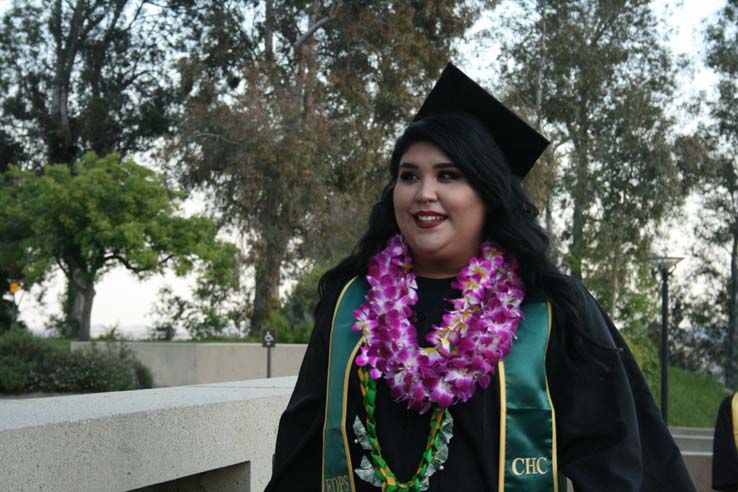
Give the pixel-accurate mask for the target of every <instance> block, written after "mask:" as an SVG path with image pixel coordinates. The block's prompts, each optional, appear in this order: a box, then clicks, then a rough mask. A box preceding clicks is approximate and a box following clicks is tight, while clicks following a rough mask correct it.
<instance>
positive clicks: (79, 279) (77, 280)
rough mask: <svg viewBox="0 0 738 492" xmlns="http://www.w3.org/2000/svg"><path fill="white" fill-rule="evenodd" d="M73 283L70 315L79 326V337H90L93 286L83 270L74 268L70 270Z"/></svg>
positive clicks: (82, 338)
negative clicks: (72, 300)
mask: <svg viewBox="0 0 738 492" xmlns="http://www.w3.org/2000/svg"><path fill="white" fill-rule="evenodd" d="M72 276H73V281H72V282H71V283H72V284H73V285H74V291H73V292H74V302H73V304H72V309H71V313H69V314H70V317H71V319H72V320H73V321H74V322H75V323H76V324H77V326H78V327H79V339H80V340H89V339H90V325H91V317H92V302H93V301H94V299H95V286H94V285H93V284H92V282H90V281H89V280H88V279H87V278H86V275H85V274H84V272H82V271H81V270H79V269H75V270H73V272H72Z"/></svg>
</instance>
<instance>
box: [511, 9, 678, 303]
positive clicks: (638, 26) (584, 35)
mask: <svg viewBox="0 0 738 492" xmlns="http://www.w3.org/2000/svg"><path fill="white" fill-rule="evenodd" d="M519 7H520V8H521V9H522V10H523V14H522V15H521V13H520V12H516V13H515V16H514V18H513V19H509V20H507V22H506V23H507V25H508V26H509V27H510V29H511V30H512V35H510V32H509V31H506V34H505V37H504V39H502V51H501V56H500V60H499V62H500V67H501V69H500V73H501V79H502V80H503V81H505V83H506V84H508V85H509V92H510V96H509V97H510V98H511V99H512V100H514V101H516V102H518V104H519V106H518V107H520V108H521V112H523V113H524V114H525V113H527V114H533V115H537V116H538V118H539V119H540V120H541V121H542V123H541V127H542V129H543V131H544V133H546V134H548V135H550V136H551V137H552V138H553V140H554V142H553V143H554V148H555V149H556V154H557V156H556V158H557V159H559V160H561V161H562V162H563V163H564V164H565V165H563V166H561V168H560V170H559V171H558V179H557V180H556V182H555V183H552V184H553V186H554V189H555V190H556V191H557V192H558V194H559V197H558V199H559V201H560V202H561V204H562V206H563V208H564V209H565V210H570V211H571V218H570V219H569V218H568V217H567V218H566V227H565V232H564V233H563V234H562V235H561V239H563V240H565V241H567V243H568V251H567V252H566V254H565V256H564V258H565V260H566V264H567V265H568V267H569V269H570V271H571V273H572V275H573V276H575V277H578V278H583V277H587V279H588V283H589V284H590V285H592V286H593V287H594V288H595V290H596V291H600V292H601V293H605V292H606V293H607V294H608V295H606V296H605V295H600V296H599V297H600V298H602V299H603V300H604V301H605V304H606V307H608V308H610V309H611V313H612V314H613V315H614V314H615V308H616V306H617V305H619V302H618V297H619V293H620V291H621V289H623V288H628V287H629V286H631V285H632V279H633V277H632V275H633V273H632V272H633V268H632V267H631V266H630V265H632V264H633V260H634V259H635V258H636V257H637V256H638V255H640V254H642V252H643V251H648V249H649V248H650V245H651V242H652V240H653V231H654V229H655V227H654V226H655V225H656V224H658V223H659V222H660V221H661V220H662V219H663V218H664V217H666V216H667V214H668V213H669V212H670V211H671V210H673V209H674V208H675V207H677V206H678V205H679V203H680V200H681V197H682V196H684V190H685V189H686V188H687V187H688V186H689V184H690V183H691V180H690V179H691V174H690V173H691V172H692V170H691V168H689V166H687V164H688V163H687V162H685V161H684V160H683V159H680V158H679V153H678V151H679V150H681V149H682V147H683V145H684V144H682V143H681V142H679V141H677V139H675V138H673V137H672V135H673V130H674V123H673V121H671V120H670V119H669V118H668V117H667V116H666V114H665V111H664V108H666V107H667V106H668V102H669V100H670V98H671V96H672V94H673V90H674V74H675V64H674V60H672V58H671V55H670V52H669V50H668V48H667V47H666V45H665V42H664V39H663V36H661V35H660V34H659V33H660V30H659V23H658V21H657V19H656V17H655V16H654V14H653V12H652V11H651V6H650V2H649V1H646V0H623V1H617V2H612V1H599V0H564V1H561V2H545V1H542V0H539V1H532V0H530V1H526V2H522V3H521V4H520V5H519ZM547 213H548V214H550V213H551V211H550V206H549V207H547ZM626 297H627V295H626Z"/></svg>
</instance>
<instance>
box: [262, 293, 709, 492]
mask: <svg viewBox="0 0 738 492" xmlns="http://www.w3.org/2000/svg"><path fill="white" fill-rule="evenodd" d="M451 280H452V279H425V278H418V295H419V299H418V302H417V304H416V305H415V313H416V323H415V326H416V328H417V330H418V340H419V343H420V344H421V345H423V344H424V342H425V334H426V333H427V332H428V331H429V330H430V329H431V327H432V325H433V324H438V323H440V322H441V316H442V314H443V313H444V311H445V310H448V309H449V308H450V304H449V303H447V302H446V301H445V299H448V298H455V297H459V294H460V293H459V292H458V291H456V290H455V289H453V288H452V287H451ZM341 287H342V286H338V285H337V286H335V288H334V289H331V291H330V292H328V293H326V296H325V298H324V299H323V301H322V302H321V307H320V308H319V311H318V316H317V319H316V323H315V328H314V330H313V333H312V337H311V340H310V343H309V345H308V348H307V351H306V353H305V359H304V360H303V364H302V367H301V369H300V374H299V377H298V380H297V384H296V386H295V390H294V393H293V395H292V398H291V400H290V402H289V405H288V407H287V409H286V410H285V412H284V414H283V415H282V419H281V421H280V426H279V433H278V436H277V448H276V454H275V464H274V474H273V476H272V480H271V482H270V483H269V485H268V486H267V489H266V490H267V491H269V492H287V491H315V492H318V491H320V490H321V487H320V481H321V469H322V430H323V418H324V412H325V401H324V400H325V391H326V372H327V367H328V343H329V340H330V329H331V320H332V316H333V310H334V307H335V303H336V300H337V298H338V295H339V293H340V290H341ZM581 290H582V292H581V295H582V297H583V308H582V310H581V312H580V317H581V322H582V324H583V326H584V329H585V331H586V333H587V335H588V338H590V339H592V340H594V341H596V342H597V345H600V347H598V346H597V345H594V344H593V345H592V346H591V347H587V350H589V351H591V354H592V355H594V356H595V357H596V358H597V359H598V360H600V361H601V362H602V363H603V366H606V367H608V368H609V370H607V371H603V370H601V369H598V368H596V367H593V365H592V364H591V362H586V360H584V359H581V358H570V357H565V354H564V353H563V352H562V350H563V347H562V346H561V343H560V342H559V341H558V340H559V339H560V337H556V336H553V334H552V336H551V337H550V341H549V345H548V351H547V357H546V371H547V375H548V382H549V387H550V391H551V398H552V400H553V404H554V409H555V413H556V427H557V444H558V446H557V449H558V463H559V471H560V472H562V473H563V474H564V475H566V476H567V477H568V478H569V479H570V480H571V481H572V482H573V484H574V488H575V490H576V491H577V492H579V491H613V492H615V491H643V492H657V491H670V492H681V491H694V490H695V488H694V485H693V484H692V481H691V479H690V478H689V475H688V474H687V471H686V468H685V465H684V462H683V460H682V457H681V453H680V452H679V449H678V448H677V447H676V445H675V444H674V440H673V439H672V437H671V435H670V434H669V431H668V430H667V428H666V426H665V425H664V424H663V421H662V420H661V417H660V415H659V412H658V409H657V407H656V405H655V403H654V401H653V398H652V396H651V394H650V392H649V390H648V387H647V386H646V382H645V380H644V379H643V376H642V375H641V373H640V370H639V368H638V366H637V364H636V362H635V360H634V359H633V356H632V355H631V353H630V351H629V350H628V348H627V346H626V345H625V342H624V341H623V339H622V338H621V336H620V334H619V333H618V331H617V330H616V329H615V327H614V326H613V325H612V323H611V322H610V320H609V319H608V318H607V317H606V316H605V314H604V313H603V312H602V310H601V309H600V307H599V305H597V303H596V302H595V301H594V299H593V298H592V297H591V295H590V294H589V293H588V292H587V291H586V290H585V289H584V288H583V287H582V288H581ZM553 330H567V327H566V326H564V324H563V323H560V322H558V323H557V320H556V316H555V313H554V320H553V323H552V331H553ZM499 408H500V400H499V381H498V380H497V379H496V378H493V381H492V384H490V385H489V387H488V388H487V389H484V390H483V389H481V388H478V389H477V391H476V393H475V394H474V396H473V397H472V398H471V399H470V400H469V401H468V402H466V403H464V404H459V405H454V406H452V407H451V408H450V411H451V414H452V416H453V418H454V435H453V438H452V439H451V442H450V444H449V456H448V460H447V461H446V463H445V465H444V470H439V471H437V472H436V473H435V474H434V475H433V476H432V477H431V478H430V488H429V491H431V492H448V491H469V492H475V491H479V492H493V491H497V484H498V480H497V477H498V456H499V419H500V412H499ZM347 412H348V415H347V418H346V423H347V435H348V436H349V442H350V452H351V460H352V464H353V466H354V467H357V466H358V463H359V462H360V461H361V456H362V454H364V453H366V452H365V451H363V450H362V449H361V447H360V446H359V445H358V444H354V443H353V439H352V437H353V430H352V428H351V424H352V423H353V420H354V417H355V416H356V415H359V416H360V418H361V419H362V422H365V418H366V416H365V413H364V409H363V405H362V399H361V393H360V390H359V382H358V376H357V375H356V372H354V373H353V374H352V376H351V379H350V381H349V393H348V406H347ZM429 419H430V412H428V413H426V414H424V415H420V414H418V412H416V411H413V410H407V409H406V403H398V402H395V401H393V400H392V398H391V397H390V395H389V391H388V389H387V386H386V384H384V382H383V381H381V380H380V381H378V382H377V401H376V421H377V436H378V439H379V442H380V443H381V446H382V454H383V456H384V458H385V459H386V460H387V462H388V463H389V465H390V468H391V469H392V470H393V471H394V472H395V475H396V476H397V477H398V479H400V480H401V481H405V480H407V479H408V478H410V477H411V476H412V475H413V474H414V473H415V470H416V469H417V466H418V463H419V462H420V457H421V453H422V451H423V449H424V447H425V442H426V438H427V435H428V429H429ZM354 479H355V484H356V490H357V492H376V491H377V490H379V489H378V488H376V487H372V486H371V485H369V484H368V483H367V482H364V481H362V480H361V479H360V478H358V477H357V476H356V475H354ZM506 492H510V491H506Z"/></svg>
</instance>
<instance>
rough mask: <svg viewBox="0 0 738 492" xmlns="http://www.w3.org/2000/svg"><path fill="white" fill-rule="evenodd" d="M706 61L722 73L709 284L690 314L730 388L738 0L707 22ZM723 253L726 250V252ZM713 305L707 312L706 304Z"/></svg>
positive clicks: (713, 131) (734, 343) (705, 279)
mask: <svg viewBox="0 0 738 492" xmlns="http://www.w3.org/2000/svg"><path fill="white" fill-rule="evenodd" d="M704 39H705V43H706V45H707V51H706V60H705V61H706V63H707V65H708V66H709V67H710V68H711V69H712V70H714V71H715V73H716V74H717V76H718V84H717V91H716V94H717V95H716V97H714V98H712V99H711V100H710V101H708V106H709V109H710V116H712V118H713V120H714V122H713V123H710V124H709V125H705V127H704V128H703V129H702V133H703V138H704V141H705V142H706V147H707V150H708V154H709V155H708V158H707V159H706V161H707V163H706V164H707V165H706V166H704V168H705V172H704V173H703V176H702V182H701V190H700V191H701V192H702V197H703V200H702V203H701V207H700V210H699V215H700V216H699V226H698V227H697V230H696V231H695V232H696V235H697V237H698V239H699V240H700V246H702V247H699V246H697V247H695V248H694V255H695V256H696V257H697V258H698V259H699V262H700V266H699V268H698V269H697V271H695V272H693V275H694V276H695V277H698V278H699V281H700V282H702V283H705V284H707V285H709V289H706V290H704V291H701V292H698V293H697V295H696V296H694V298H690V299H687V300H686V304H687V311H688V317H689V319H690V321H691V322H692V323H693V324H694V325H695V326H696V328H698V331H699V332H702V333H699V338H697V339H696V340H694V342H695V345H697V346H700V345H701V346H704V345H705V343H704V340H703V338H704V335H705V334H707V335H708V336H710V337H712V338H713V340H712V342H713V350H714V351H715V352H716V353H719V354H720V355H721V357H720V358H719V360H716V361H714V363H717V364H719V365H720V366H721V367H720V369H721V372H722V373H723V374H724V376H725V380H726V382H727V385H728V387H731V388H734V389H738V363H737V362H736V361H737V360H738V357H736V354H738V158H736V153H735V147H736V145H738V123H737V121H738V119H736V113H735V108H736V107H737V106H738V49H737V48H736V46H738V3H736V2H735V0H730V1H728V2H726V4H725V5H724V6H723V8H722V9H721V10H720V11H719V13H718V15H717V16H716V17H715V18H714V19H713V20H712V22H711V23H710V24H709V25H708V26H707V27H706V29H705V32H704ZM721 253H722V254H721ZM706 306H709V308H708V309H706V310H704V311H703V308H704V307H706Z"/></svg>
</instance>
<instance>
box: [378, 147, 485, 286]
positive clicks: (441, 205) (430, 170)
mask: <svg viewBox="0 0 738 492" xmlns="http://www.w3.org/2000/svg"><path fill="white" fill-rule="evenodd" d="M392 197H393V200H394V205H395V218H396V219H397V225H398V226H399V227H400V232H402V235H403V236H404V237H405V241H407V244H408V246H409V247H410V249H411V250H412V252H413V256H414V258H415V273H416V274H417V275H420V276H423V277H452V276H454V275H456V274H457V273H458V272H459V270H460V269H461V268H463V267H464V266H465V265H466V264H467V263H468V262H469V260H470V259H471V258H472V257H474V256H476V255H477V254H478V252H479V245H480V244H481V241H482V228H483V227H484V216H485V207H484V202H483V201H482V198H481V197H480V196H479V194H478V193H477V191H476V190H475V189H474V188H472V187H471V185H470V184H469V182H468V181H467V178H466V176H464V173H463V172H462V171H461V169H459V168H458V167H456V165H455V164H454V163H453V162H451V159H450V158H449V157H448V156H447V155H446V154H445V153H444V152H443V151H442V150H441V149H439V148H438V147H436V146H435V145H433V144H432V143H428V142H416V143H414V144H412V145H411V146H410V147H409V148H408V149H407V151H406V152H405V154H404V155H403V156H402V158H401V159H400V167H399V173H398V177H397V183H396V184H395V188H394V191H393V194H392Z"/></svg>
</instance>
